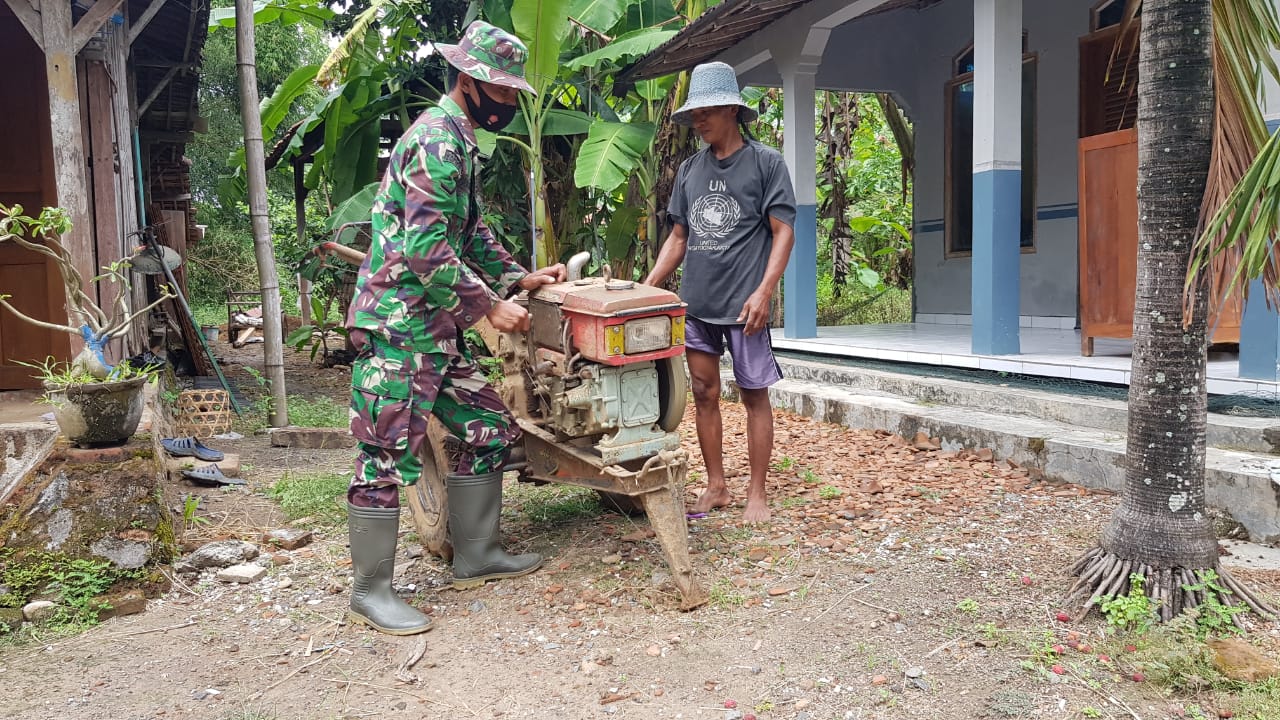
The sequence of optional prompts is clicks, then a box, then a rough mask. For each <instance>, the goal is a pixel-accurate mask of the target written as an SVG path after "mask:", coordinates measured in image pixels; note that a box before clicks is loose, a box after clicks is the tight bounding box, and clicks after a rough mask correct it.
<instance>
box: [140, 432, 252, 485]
mask: <svg viewBox="0 0 1280 720" xmlns="http://www.w3.org/2000/svg"><path fill="white" fill-rule="evenodd" d="M160 447H162V448H164V451H165V452H167V453H169V454H170V455H172V456H173V457H193V458H195V459H197V460H202V461H204V462H207V463H210V464H209V465H205V466H203V467H198V468H190V469H187V470H183V471H182V476H183V477H185V478H187V479H188V480H190V481H192V482H194V483H196V484H198V485H206V486H208V487H223V486H226V485H245V484H247V483H245V481H244V480H242V479H240V478H233V477H227V476H226V475H225V474H223V472H222V468H219V467H218V465H217V462H218V461H219V460H222V459H223V458H224V457H226V456H225V455H223V453H222V451H221V450H215V449H213V448H211V447H208V446H206V445H205V444H204V443H202V442H200V441H199V440H198V439H196V438H193V437H185V438H164V439H163V440H161V441H160Z"/></svg>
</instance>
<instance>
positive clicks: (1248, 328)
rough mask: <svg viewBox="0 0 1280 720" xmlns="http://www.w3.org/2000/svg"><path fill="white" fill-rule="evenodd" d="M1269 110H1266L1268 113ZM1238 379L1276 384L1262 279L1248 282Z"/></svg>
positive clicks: (1277, 317) (1274, 345)
mask: <svg viewBox="0 0 1280 720" xmlns="http://www.w3.org/2000/svg"><path fill="white" fill-rule="evenodd" d="M1276 92H1277V88H1276V87H1275V85H1274V83H1271V82H1268V84H1267V89H1266V98H1267V100H1268V101H1270V102H1269V103H1268V104H1271V103H1273V102H1275V101H1274V100H1272V98H1274V97H1275V94H1276ZM1271 109H1272V108H1267V110H1271ZM1277 128H1280V117H1277V116H1276V115H1273V114H1272V113H1271V112H1268V113H1267V131H1268V132H1271V133H1274V132H1276V129H1277ZM1240 378H1241V379H1247V380H1266V381H1267V382H1278V381H1280V311H1278V310H1277V308H1269V307H1267V295H1266V289H1265V288H1264V287H1263V284H1262V280H1254V281H1253V282H1251V283H1249V299H1248V300H1246V301H1245V304H1244V313H1243V314H1242V316H1241V317H1240Z"/></svg>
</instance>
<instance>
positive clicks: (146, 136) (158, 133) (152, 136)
mask: <svg viewBox="0 0 1280 720" xmlns="http://www.w3.org/2000/svg"><path fill="white" fill-rule="evenodd" d="M138 132H139V133H141V134H142V140H143V142H168V143H189V142H191V141H193V140H195V139H196V134H195V133H193V132H179V131H176V130H148V129H145V128H144V129H142V130H139V131H138Z"/></svg>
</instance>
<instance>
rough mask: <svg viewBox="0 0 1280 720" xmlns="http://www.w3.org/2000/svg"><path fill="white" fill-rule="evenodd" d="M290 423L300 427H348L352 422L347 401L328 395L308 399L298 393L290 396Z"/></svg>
mask: <svg viewBox="0 0 1280 720" xmlns="http://www.w3.org/2000/svg"><path fill="white" fill-rule="evenodd" d="M288 402H289V424H290V425H297V426H298V427H346V426H347V425H348V423H350V422H351V418H350V409H349V407H348V406H347V403H337V402H334V401H333V400H332V399H330V398H327V397H317V398H313V399H310V400H308V399H307V398H304V397H299V396H297V395H290V396H289V401H288Z"/></svg>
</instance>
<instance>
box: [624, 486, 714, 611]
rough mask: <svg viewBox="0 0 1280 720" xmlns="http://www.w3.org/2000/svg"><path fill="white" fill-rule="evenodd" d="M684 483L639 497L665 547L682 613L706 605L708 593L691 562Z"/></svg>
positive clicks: (660, 542) (664, 551)
mask: <svg viewBox="0 0 1280 720" xmlns="http://www.w3.org/2000/svg"><path fill="white" fill-rule="evenodd" d="M681 486H683V483H682V482H673V483H671V484H669V485H668V486H667V487H665V488H663V489H661V490H655V491H654V492H651V493H646V494H644V495H641V496H640V500H641V502H643V503H644V511H645V514H647V515H648V516H649V524H650V526H652V527H653V532H654V533H655V534H656V535H657V536H658V543H659V544H661V545H662V554H663V555H665V556H666V559H667V565H669V566H670V567H671V576H672V578H674V579H675V583H676V587H677V588H679V589H680V596H681V602H680V609H681V610H692V609H694V608H696V607H698V606H699V605H703V604H704V603H706V602H707V591H706V590H704V589H703V588H702V586H701V585H699V584H698V581H697V580H696V579H695V578H694V576H693V563H692V562H690V560H689V526H688V525H687V524H686V523H685V517H684V501H683V500H682V499H681V498H680V495H679V492H680V488H681Z"/></svg>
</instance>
